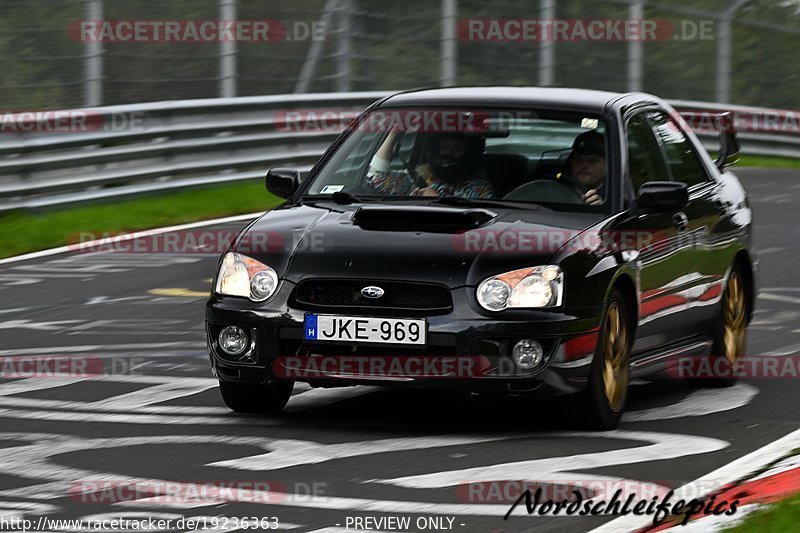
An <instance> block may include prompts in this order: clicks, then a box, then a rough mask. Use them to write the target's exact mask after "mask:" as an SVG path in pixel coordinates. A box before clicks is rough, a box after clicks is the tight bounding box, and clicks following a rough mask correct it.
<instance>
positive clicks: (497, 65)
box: [0, 0, 800, 110]
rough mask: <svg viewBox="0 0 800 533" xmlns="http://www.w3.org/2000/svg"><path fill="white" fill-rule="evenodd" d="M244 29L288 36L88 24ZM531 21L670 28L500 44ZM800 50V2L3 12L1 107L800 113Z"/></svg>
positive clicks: (570, 0)
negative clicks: (477, 27) (596, 97)
mask: <svg viewBox="0 0 800 533" xmlns="http://www.w3.org/2000/svg"><path fill="white" fill-rule="evenodd" d="M232 20H236V21H268V22H269V24H270V28H271V30H270V31H271V32H274V33H271V34H270V36H269V39H268V40H262V41H256V42H254V41H248V40H246V39H245V40H241V39H234V40H231V39H222V38H221V39H207V40H201V41H200V42H198V41H196V40H172V41H169V40H159V39H152V38H150V39H129V40H125V39H121V38H119V36H120V35H119V34H117V33H112V34H108V35H104V34H103V33H102V31H100V30H97V32H96V33H93V34H91V35H92V36H93V37H90V38H87V35H89V34H86V33H83V30H84V28H85V27H86V26H82V24H85V23H87V22H91V21H94V22H95V23H97V25H95V26H94V28H96V29H97V28H100V27H101V25H100V23H101V22H105V23H110V27H112V28H114V29H115V30H118V29H119V28H120V27H121V25H120V23H119V22H120V21H128V22H132V21H145V22H147V21H149V22H152V21H165V22H170V21H172V22H176V21H177V22H178V23H180V24H181V28H185V26H186V24H187V23H191V22H192V21H197V22H198V23H199V21H232ZM531 20H536V21H567V22H566V23H568V24H569V25H570V27H574V25H575V24H576V23H580V22H581V21H583V22H589V21H606V23H608V22H609V21H615V20H616V21H618V20H645V21H655V23H657V25H658V27H659V32H660V33H658V38H656V39H651V40H645V39H616V38H606V39H592V38H580V36H578V38H568V39H564V38H557V36H554V35H551V36H550V37H547V36H544V37H542V36H538V37H534V38H518V36H517V35H516V34H513V35H512V34H510V33H509V32H508V31H505V32H503V31H501V32H500V33H499V34H492V32H491V29H492V28H494V29H495V30H496V29H497V28H498V27H500V28H505V30H508V26H507V22H508V21H516V22H517V23H519V22H520V21H531ZM471 23H474V24H478V23H480V24H483V28H484V31H482V32H473V33H470V29H471V28H473V29H474V26H470V24H471ZM492 23H494V26H492V25H491V24H492ZM504 24H506V26H503V25H504ZM512 27H513V28H516V27H518V25H517V26H512ZM487 28H488V29H487ZM511 33H513V32H511ZM150 37H152V35H150ZM573 37H574V36H573ZM799 42H800V0H772V1H766V0H673V1H666V0H658V1H656V0H653V1H650V0H558V1H556V0H488V1H487V0H270V1H269V2H264V1H263V0H172V1H170V2H156V1H153V0H125V1H120V0H0V68H1V69H2V75H0V109H6V110H30V109H54V108H75V107H83V106H96V105H112V104H126V103H132V102H147V101H160V100H175V99H192V98H211V97H219V96H251V95H264V94H283V93H293V92H297V93H302V92H329V91H335V92H344V91H363V90H396V89H408V88H414V87H422V86H442V85H492V84H497V85H539V86H542V85H545V86H547V85H550V86H573V87H584V88H593V89H606V90H613V91H627V90H644V91H647V92H652V93H655V94H658V95H659V96H662V97H664V98H671V99H687V100H703V101H718V102H731V103H737V104H744V105H758V106H767V107H778V108H789V109H797V108H800V91H798V90H797V87H798V86H800V54H798V53H797V51H796V49H797V44H798V43H799Z"/></svg>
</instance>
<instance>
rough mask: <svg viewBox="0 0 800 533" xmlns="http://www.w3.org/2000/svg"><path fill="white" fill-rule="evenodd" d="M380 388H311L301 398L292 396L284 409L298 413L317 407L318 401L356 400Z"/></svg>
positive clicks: (360, 386)
mask: <svg viewBox="0 0 800 533" xmlns="http://www.w3.org/2000/svg"><path fill="white" fill-rule="evenodd" d="M377 390H380V387H368V386H364V385H359V386H356V387H342V388H333V389H324V388H312V389H309V390H308V392H304V393H303V394H302V395H301V396H298V397H297V398H295V397H294V396H293V397H292V398H291V399H290V400H289V403H288V404H287V405H286V408H285V409H284V410H285V411H286V412H287V413H292V412H294V411H299V410H302V409H305V408H309V407H319V406H320V400H322V401H323V403H324V402H338V401H343V400H349V399H351V398H357V397H359V396H363V395H364V394H369V393H371V392H376V391H377Z"/></svg>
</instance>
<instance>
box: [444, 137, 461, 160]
mask: <svg viewBox="0 0 800 533" xmlns="http://www.w3.org/2000/svg"><path fill="white" fill-rule="evenodd" d="M466 151H467V146H466V144H464V141H462V140H460V139H451V138H445V139H443V140H442V142H441V144H440V145H439V155H440V156H443V157H447V158H449V159H460V158H461V156H463V155H464V152H466Z"/></svg>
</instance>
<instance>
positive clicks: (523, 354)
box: [512, 339, 544, 370]
mask: <svg viewBox="0 0 800 533" xmlns="http://www.w3.org/2000/svg"><path fill="white" fill-rule="evenodd" d="M512 355H513V359H514V363H516V365H517V366H518V367H519V368H520V369H522V370H531V369H533V368H536V367H537V366H538V365H539V363H541V362H542V359H543V358H544V350H542V345H541V344H539V342H538V341H536V340H534V339H522V340H521V341H519V342H518V343H517V344H515V345H514V351H513V354H512Z"/></svg>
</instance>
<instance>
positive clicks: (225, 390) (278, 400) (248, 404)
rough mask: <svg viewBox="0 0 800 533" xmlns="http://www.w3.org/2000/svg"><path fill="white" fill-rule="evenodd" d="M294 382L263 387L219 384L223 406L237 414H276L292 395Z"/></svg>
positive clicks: (275, 383)
mask: <svg viewBox="0 0 800 533" xmlns="http://www.w3.org/2000/svg"><path fill="white" fill-rule="evenodd" d="M293 388H294V381H275V382H273V383H268V384H265V385H261V384H254V383H232V382H228V381H220V382H219V391H220V393H221V394H222V400H223V401H224V402H225V405H227V406H228V408H230V409H231V410H232V411H236V412H237V413H277V412H279V411H280V410H281V409H283V408H284V407H285V406H286V403H287V402H288V401H289V397H290V396H291V395H292V389H293Z"/></svg>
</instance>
